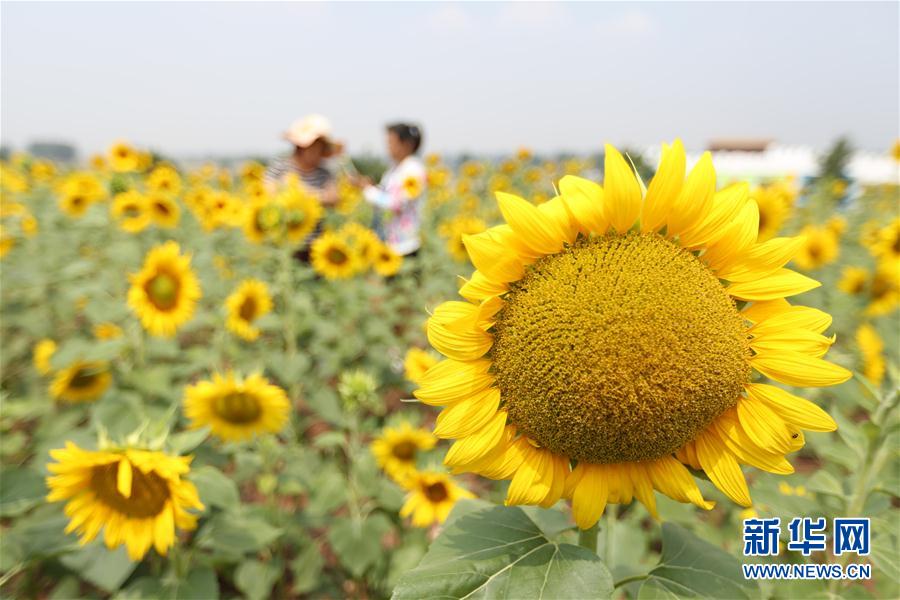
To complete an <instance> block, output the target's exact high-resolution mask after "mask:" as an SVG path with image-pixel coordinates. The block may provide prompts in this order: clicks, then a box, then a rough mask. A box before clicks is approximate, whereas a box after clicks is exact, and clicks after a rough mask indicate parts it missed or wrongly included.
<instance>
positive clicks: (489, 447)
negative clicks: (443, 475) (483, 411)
mask: <svg viewBox="0 0 900 600" xmlns="http://www.w3.org/2000/svg"><path fill="white" fill-rule="evenodd" d="M505 429H506V411H499V412H497V414H496V415H494V416H493V417H492V418H491V419H490V420H489V421H488V422H487V423H486V424H485V425H484V427H482V428H481V429H479V430H478V431H476V432H475V433H473V434H471V435H468V436H466V437H464V438H462V439H461V440H457V441H456V442H454V443H453V445H452V446H450V449H449V450H448V451H447V455H446V456H445V457H444V464H445V465H447V466H449V467H455V466H459V465H466V464H469V463H472V462H475V461H476V460H479V459H481V458H484V457H485V456H487V455H489V454H490V453H491V452H492V451H493V450H494V449H495V448H496V447H497V445H498V444H499V443H500V442H501V441H502V440H503V431H504V430H505Z"/></svg>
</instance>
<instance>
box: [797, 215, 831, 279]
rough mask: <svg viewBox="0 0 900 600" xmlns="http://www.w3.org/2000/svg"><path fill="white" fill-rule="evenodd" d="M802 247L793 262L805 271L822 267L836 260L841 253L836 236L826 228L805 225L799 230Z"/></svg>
mask: <svg viewBox="0 0 900 600" xmlns="http://www.w3.org/2000/svg"><path fill="white" fill-rule="evenodd" d="M800 236H801V237H802V238H803V240H804V241H803V245H802V246H800V250H799V251H798V252H797V254H796V256H794V262H795V263H796V264H797V266H798V267H800V268H801V269H803V270H805V271H812V270H815V269H819V268H821V267H824V266H825V265H827V264H830V263H833V262H834V261H835V260H837V257H838V255H839V254H840V252H841V246H840V243H839V242H838V236H837V235H835V233H834V231H832V230H831V229H830V228H828V227H827V226H824V227H818V226H816V225H807V226H806V227H804V228H803V229H801V230H800Z"/></svg>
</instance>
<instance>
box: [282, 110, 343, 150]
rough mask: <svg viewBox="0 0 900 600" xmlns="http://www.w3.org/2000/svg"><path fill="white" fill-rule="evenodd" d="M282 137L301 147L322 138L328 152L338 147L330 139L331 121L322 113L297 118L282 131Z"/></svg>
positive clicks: (306, 146) (305, 146)
mask: <svg viewBox="0 0 900 600" xmlns="http://www.w3.org/2000/svg"><path fill="white" fill-rule="evenodd" d="M284 139H286V140H287V141H289V142H290V143H292V144H294V145H295V146H299V147H301V148H308V147H309V146H312V145H313V143H314V142H315V141H316V140H322V141H324V142H325V145H326V146H327V147H328V153H331V152H333V151H335V150H336V149H337V148H338V147H339V145H338V144H336V143H335V142H334V140H332V139H331V122H330V121H329V120H328V119H326V118H325V117H323V116H322V115H306V116H305V117H303V118H301V119H297V120H296V121H294V122H293V123H291V126H290V127H289V128H288V130H287V131H285V132H284Z"/></svg>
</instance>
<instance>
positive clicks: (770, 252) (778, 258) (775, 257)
mask: <svg viewBox="0 0 900 600" xmlns="http://www.w3.org/2000/svg"><path fill="white" fill-rule="evenodd" d="M802 245H803V238H802V237H792V238H785V237H781V238H773V239H771V240H768V241H766V242H763V243H761V244H756V245H755V246H753V247H752V248H750V249H749V250H747V252H746V254H745V258H744V260H743V261H742V262H735V263H732V264H731V265H729V266H728V267H727V268H725V269H720V270H719V271H718V272H717V273H716V275H717V276H718V277H719V278H721V279H727V280H728V281H750V280H753V279H759V278H761V277H765V276H766V275H769V274H770V273H773V272H774V271H777V270H778V269H780V268H781V267H783V266H784V265H786V264H787V263H788V261H789V260H791V258H793V257H794V255H795V254H796V253H797V251H798V250H799V249H800V247H801V246H802Z"/></svg>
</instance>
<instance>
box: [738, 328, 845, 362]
mask: <svg viewBox="0 0 900 600" xmlns="http://www.w3.org/2000/svg"><path fill="white" fill-rule="evenodd" d="M834 340H835V338H834V336H832V337H830V338H828V337H825V336H824V335H821V334H818V333H814V332H812V331H808V330H806V329H788V330H782V331H773V332H763V333H759V332H756V333H755V334H754V337H753V339H752V340H751V341H750V348H752V349H753V351H754V352H757V353H760V354H766V353H776V352H782V351H787V352H802V353H803V354H806V355H808V356H812V357H814V358H821V357H823V356H825V353H826V352H828V349H829V348H831V345H832V344H833V343H834Z"/></svg>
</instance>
